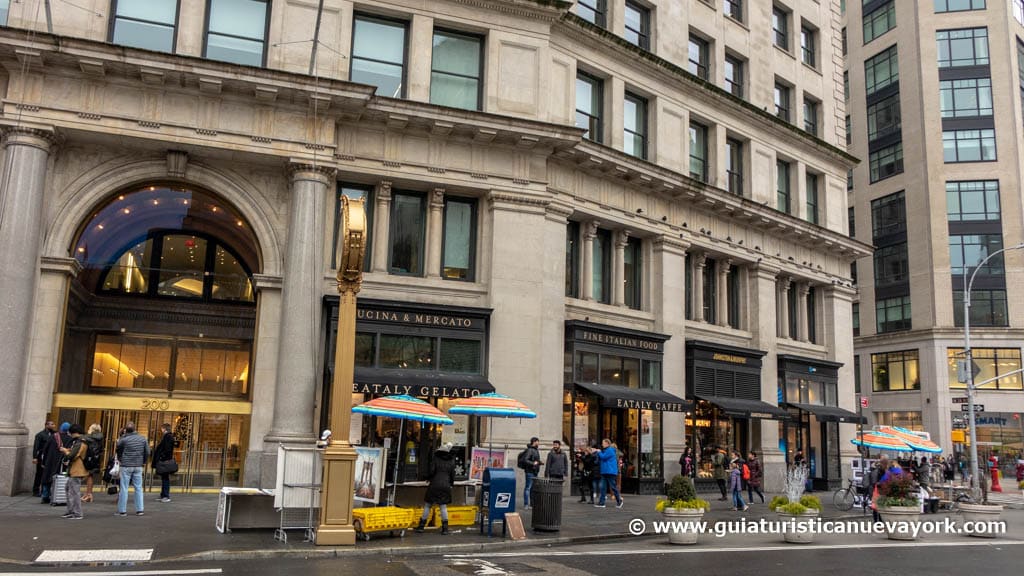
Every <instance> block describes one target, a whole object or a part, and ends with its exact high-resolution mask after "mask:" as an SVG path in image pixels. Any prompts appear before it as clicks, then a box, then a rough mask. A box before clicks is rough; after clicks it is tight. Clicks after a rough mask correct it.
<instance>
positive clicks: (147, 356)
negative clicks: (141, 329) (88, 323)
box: [92, 335, 171, 389]
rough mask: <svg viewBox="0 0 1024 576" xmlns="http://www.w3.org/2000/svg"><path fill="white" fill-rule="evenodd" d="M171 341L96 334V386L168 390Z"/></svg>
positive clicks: (94, 382)
mask: <svg viewBox="0 0 1024 576" xmlns="http://www.w3.org/2000/svg"><path fill="white" fill-rule="evenodd" d="M170 365H171V341H170V340H161V339H156V338H135V337H125V336H120V335H118V336H105V335H100V336H97V337H96V350H95V352H94V354H93V366H92V386H93V387H94V388H146V389H167V386H168V380H169V377H170V374H169V372H168V370H169V369H170Z"/></svg>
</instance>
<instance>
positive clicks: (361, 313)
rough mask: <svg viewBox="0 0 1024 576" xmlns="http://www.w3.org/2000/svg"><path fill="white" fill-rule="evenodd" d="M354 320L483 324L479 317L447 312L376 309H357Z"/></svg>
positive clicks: (463, 325)
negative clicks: (433, 312) (455, 314)
mask: <svg viewBox="0 0 1024 576" xmlns="http://www.w3.org/2000/svg"><path fill="white" fill-rule="evenodd" d="M356 320H362V321H368V322H382V323H388V324H410V325H413V326H436V327H439V328H460V329H479V328H481V327H482V324H483V321H482V320H481V319H479V318H469V317H465V316H454V315H449V314H429V313H424V312H407V311H401V310H378V309H357V310H356Z"/></svg>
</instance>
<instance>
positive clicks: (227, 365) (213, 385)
mask: <svg viewBox="0 0 1024 576" xmlns="http://www.w3.org/2000/svg"><path fill="white" fill-rule="evenodd" d="M249 350H250V344H249V343H248V342H242V341H230V340H210V339H201V340H200V339H195V340H193V339H184V338H182V339H172V338H151V337H143V336H132V335H121V334H117V335H104V334H101V335H98V336H97V337H96V348H95V351H94V352H93V370H92V380H91V386H92V387H93V388H137V389H147V390H175V391H191V392H209V393H219V394H231V395H245V394H247V393H248V380H249V356H250V352H249ZM172 358H173V359H174V367H173V369H172V367H171V360H172Z"/></svg>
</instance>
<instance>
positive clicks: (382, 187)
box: [376, 180, 391, 202]
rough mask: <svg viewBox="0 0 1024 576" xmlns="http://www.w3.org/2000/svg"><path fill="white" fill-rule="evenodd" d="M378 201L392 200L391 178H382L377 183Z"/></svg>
mask: <svg viewBox="0 0 1024 576" xmlns="http://www.w3.org/2000/svg"><path fill="white" fill-rule="evenodd" d="M376 194H377V201H378V202H388V201H390V200H391V180H381V181H380V182H378V183H377V190H376Z"/></svg>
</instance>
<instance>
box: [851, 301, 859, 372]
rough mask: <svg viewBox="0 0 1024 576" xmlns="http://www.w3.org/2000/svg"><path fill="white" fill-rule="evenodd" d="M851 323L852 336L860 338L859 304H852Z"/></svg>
mask: <svg viewBox="0 0 1024 576" xmlns="http://www.w3.org/2000/svg"><path fill="white" fill-rule="evenodd" d="M851 321H852V323H853V335H854V336H860V303H859V302H854V303H853V313H852V316H851ZM854 366H856V363H855V364H854ZM858 372H859V370H858ZM857 380H858V381H859V380H860V378H857Z"/></svg>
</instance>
